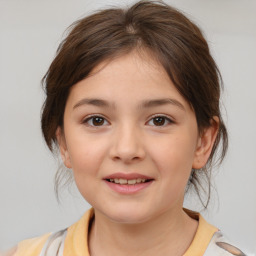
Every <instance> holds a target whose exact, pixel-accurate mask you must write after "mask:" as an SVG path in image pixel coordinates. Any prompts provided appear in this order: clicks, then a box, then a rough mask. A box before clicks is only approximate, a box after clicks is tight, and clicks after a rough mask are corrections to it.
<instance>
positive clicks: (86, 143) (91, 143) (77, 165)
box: [67, 136, 107, 175]
mask: <svg viewBox="0 0 256 256" xmlns="http://www.w3.org/2000/svg"><path fill="white" fill-rule="evenodd" d="M67 146H68V152H69V156H70V161H71V165H72V169H73V172H74V174H75V175H77V174H79V175H88V174H90V173H95V172H97V169H99V167H100V165H101V163H102V161H103V158H104V157H105V155H106V152H107V145H106V143H104V141H102V140H101V139H97V138H96V139H95V137H93V138H92V137H91V136H84V137H82V136H73V137H72V138H70V139H69V140H67Z"/></svg>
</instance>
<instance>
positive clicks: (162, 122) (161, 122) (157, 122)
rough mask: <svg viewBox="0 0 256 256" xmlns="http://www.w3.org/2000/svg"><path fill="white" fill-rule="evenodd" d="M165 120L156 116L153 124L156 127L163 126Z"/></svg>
mask: <svg viewBox="0 0 256 256" xmlns="http://www.w3.org/2000/svg"><path fill="white" fill-rule="evenodd" d="M165 121H166V118H165V117H162V116H157V117H154V118H153V123H154V125H156V126H162V125H164V124H165Z"/></svg>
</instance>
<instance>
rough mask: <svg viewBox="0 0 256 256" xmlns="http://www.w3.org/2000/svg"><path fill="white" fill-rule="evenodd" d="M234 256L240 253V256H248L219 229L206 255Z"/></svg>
mask: <svg viewBox="0 0 256 256" xmlns="http://www.w3.org/2000/svg"><path fill="white" fill-rule="evenodd" d="M212 255H214V256H217V255H221V256H233V255H238V256H246V254H245V253H244V252H242V251H241V250H240V249H239V248H238V247H236V246H235V245H234V244H233V243H231V242H229V241H228V240H227V239H226V238H225V237H224V235H223V234H222V233H221V232H220V231H218V232H216V233H215V234H214V235H213V237H212V239H211V241H210V243H209V245H208V247H207V250H206V251H205V254H204V256H212Z"/></svg>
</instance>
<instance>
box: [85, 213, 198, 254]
mask: <svg viewBox="0 0 256 256" xmlns="http://www.w3.org/2000/svg"><path fill="white" fill-rule="evenodd" d="M197 225H198V222H197V221H195V220H193V219H191V218H190V217H189V216H188V215H187V214H186V213H185V212H184V211H183V210H182V209H180V210H179V211H171V210H170V211H168V212H165V213H163V214H161V215H159V216H157V217H156V218H154V219H153V220H152V219H151V220H150V221H148V222H144V223H138V224H123V223H116V222H113V221H111V220H109V219H107V218H106V217H105V216H104V215H102V214H101V213H99V212H97V211H95V221H94V223H93V224H92V227H91V231H90V236H89V248H90V255H91V256H98V255H100V256H109V255H111V256H112V255H120V256H127V255H140V256H151V255H177V256H178V255H183V254H184V253H185V251H186V250H187V248H188V247H189V245H190V244H191V242H192V240H193V238H194V236H195V233H196V229H197Z"/></svg>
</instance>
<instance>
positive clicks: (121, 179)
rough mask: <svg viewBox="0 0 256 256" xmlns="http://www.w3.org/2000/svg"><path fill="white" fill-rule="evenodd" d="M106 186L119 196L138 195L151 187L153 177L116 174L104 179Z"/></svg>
mask: <svg viewBox="0 0 256 256" xmlns="http://www.w3.org/2000/svg"><path fill="white" fill-rule="evenodd" d="M104 181H105V183H106V185H107V186H108V187H109V188H110V189H111V190H112V191H115V192H117V193H119V194H126V195H129V194H136V193H139V192H140V191H143V190H144V189H146V188H148V187H149V186H151V185H152V184H153V182H154V179H153V178H152V177H148V176H145V175H141V174H138V173H129V174H127V173H115V174H112V175H110V176H107V177H105V178H104Z"/></svg>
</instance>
